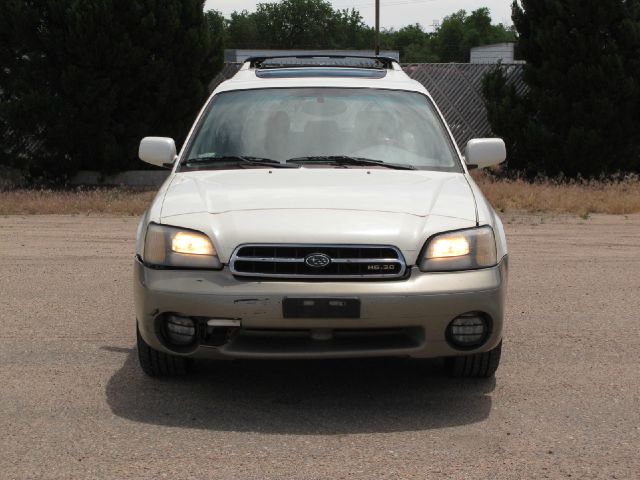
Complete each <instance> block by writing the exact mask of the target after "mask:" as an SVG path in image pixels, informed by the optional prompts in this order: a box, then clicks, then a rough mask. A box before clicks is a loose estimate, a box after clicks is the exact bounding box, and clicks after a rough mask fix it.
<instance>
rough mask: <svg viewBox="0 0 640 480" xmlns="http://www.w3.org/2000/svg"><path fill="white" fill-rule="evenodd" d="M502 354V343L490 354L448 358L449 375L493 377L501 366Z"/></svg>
mask: <svg viewBox="0 0 640 480" xmlns="http://www.w3.org/2000/svg"><path fill="white" fill-rule="evenodd" d="M501 354H502V342H500V343H499V344H498V346H497V347H495V348H494V349H493V350H489V351H488V352H484V353H475V354H473V355H466V356H462V357H450V358H447V359H446V361H445V365H446V367H447V373H448V374H449V375H450V376H452V377H456V378H489V377H492V376H493V375H494V374H495V373H496V370H497V369H498V365H500V356H501Z"/></svg>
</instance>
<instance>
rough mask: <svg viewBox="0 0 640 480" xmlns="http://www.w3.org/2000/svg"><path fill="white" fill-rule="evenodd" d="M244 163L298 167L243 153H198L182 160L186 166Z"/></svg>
mask: <svg viewBox="0 0 640 480" xmlns="http://www.w3.org/2000/svg"><path fill="white" fill-rule="evenodd" d="M229 163H232V164H241V165H242V164H246V165H259V166H265V167H273V168H300V165H287V164H286V163H280V162H279V161H278V160H272V159H270V158H261V157H247V156H244V155H225V156H221V157H218V156H215V155H199V156H197V157H194V158H189V159H187V160H186V161H185V162H184V165H185V166H187V167H191V166H195V165H198V166H200V165H216V164H229Z"/></svg>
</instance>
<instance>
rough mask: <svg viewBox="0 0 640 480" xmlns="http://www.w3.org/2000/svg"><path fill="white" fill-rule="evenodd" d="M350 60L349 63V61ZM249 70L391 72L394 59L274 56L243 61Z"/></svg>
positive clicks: (352, 56) (342, 56) (354, 56)
mask: <svg viewBox="0 0 640 480" xmlns="http://www.w3.org/2000/svg"><path fill="white" fill-rule="evenodd" d="M305 60H306V61H305ZM350 60H351V61H350ZM245 62H249V67H250V68H258V69H269V68H304V67H307V68H308V67H344V68H366V69H375V70H393V64H394V63H398V61H397V60H396V59H395V58H392V57H381V56H366V55H275V56H256V57H249V58H247V59H246V60H245Z"/></svg>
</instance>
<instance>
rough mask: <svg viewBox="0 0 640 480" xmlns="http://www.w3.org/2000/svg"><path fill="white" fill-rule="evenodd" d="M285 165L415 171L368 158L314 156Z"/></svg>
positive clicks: (293, 159) (409, 167) (403, 166)
mask: <svg viewBox="0 0 640 480" xmlns="http://www.w3.org/2000/svg"><path fill="white" fill-rule="evenodd" d="M287 163H300V164H302V163H328V164H331V165H353V166H369V165H371V166H375V167H385V168H393V169H395V170H416V167H414V166H413V165H407V164H401V163H387V162H383V161H382V160H371V159H370V158H361V157H349V156H346V155H330V156H324V157H323V156H314V157H297V158H290V159H289V160H287Z"/></svg>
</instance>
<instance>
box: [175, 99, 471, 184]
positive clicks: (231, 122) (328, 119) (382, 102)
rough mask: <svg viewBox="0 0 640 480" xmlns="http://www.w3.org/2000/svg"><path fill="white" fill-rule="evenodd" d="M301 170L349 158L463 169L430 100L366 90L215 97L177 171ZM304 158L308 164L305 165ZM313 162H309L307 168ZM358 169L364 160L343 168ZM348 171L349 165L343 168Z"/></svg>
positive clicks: (434, 167) (424, 166)
mask: <svg viewBox="0 0 640 480" xmlns="http://www.w3.org/2000/svg"><path fill="white" fill-rule="evenodd" d="M240 156H241V157H249V158H259V159H264V160H266V159H268V160H276V161H278V162H286V161H289V160H294V161H296V162H299V163H301V164H302V165H303V166H305V167H310V166H312V165H316V166H317V165H318V164H321V163H322V159H323V157H327V163H330V161H329V160H330V159H332V158H333V159H335V157H354V158H358V159H365V160H374V161H377V162H384V163H389V164H395V165H397V166H403V165H408V166H412V167H414V168H417V169H425V170H440V171H455V172H459V171H461V167H460V162H459V160H458V158H457V156H456V154H455V151H454V149H453V145H452V143H451V141H450V139H449V137H448V135H447V133H446V131H445V129H444V126H443V124H442V122H441V120H440V118H439V117H438V115H437V114H436V112H435V109H434V108H433V106H432V104H431V102H430V100H429V99H428V98H427V97H426V96H424V95H422V94H420V93H415V92H406V91H395V90H377V89H365V88H353V89H349V88H278V89H276V88H271V89H260V90H240V91H232V92H224V93H220V94H218V95H216V96H215V97H214V99H213V100H212V103H211V104H210V105H209V107H208V108H207V111H206V113H205V115H204V116H203V118H202V120H201V122H200V124H199V127H198V128H197V130H196V134H195V136H194V138H193V140H192V142H191V143H190V145H189V146H188V149H187V153H186V156H185V157H184V159H183V163H182V165H181V169H183V170H184V169H189V168H190V167H192V165H193V163H195V161H197V160H198V159H202V160H205V159H206V163H205V162H201V163H203V164H205V165H206V168H216V163H217V162H216V159H220V160H221V162H220V163H219V165H220V166H223V164H224V165H229V163H228V162H227V163H226V164H225V163H224V162H222V160H223V159H228V158H230V157H240ZM304 159H308V160H309V163H304ZM311 160H313V162H311ZM340 165H341V167H342V168H347V167H349V168H358V166H359V167H360V168H362V162H360V163H358V162H351V163H347V162H340ZM345 165H346V166H345Z"/></svg>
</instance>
